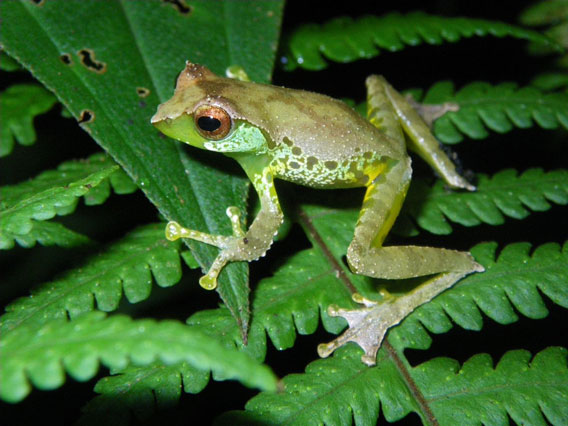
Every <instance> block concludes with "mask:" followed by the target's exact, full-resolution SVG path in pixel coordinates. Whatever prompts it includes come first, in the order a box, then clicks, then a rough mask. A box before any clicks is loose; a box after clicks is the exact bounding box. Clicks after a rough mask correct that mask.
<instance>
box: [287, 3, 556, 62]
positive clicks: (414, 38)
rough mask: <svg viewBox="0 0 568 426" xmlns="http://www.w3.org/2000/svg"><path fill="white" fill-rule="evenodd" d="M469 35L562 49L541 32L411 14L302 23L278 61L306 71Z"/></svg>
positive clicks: (475, 20)
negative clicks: (516, 40) (328, 63)
mask: <svg viewBox="0 0 568 426" xmlns="http://www.w3.org/2000/svg"><path fill="white" fill-rule="evenodd" d="M474 36H478V37H481V36H494V37H514V38H519V39H523V40H529V41H533V42H536V43H540V44H543V45H547V46H551V47H552V48H553V49H555V50H562V48H561V47H560V46H559V45H558V44H556V43H555V42H554V41H553V40H551V39H549V38H547V37H545V36H543V35H542V34H540V33H538V32H536V31H531V30H527V29H524V28H520V27H516V26H513V25H509V24H505V23H503V22H498V21H488V20H482V19H472V18H448V17H443V16H435V15H427V14H425V13H422V12H413V13H409V14H407V15H401V14H399V13H390V14H388V15H385V16H381V17H377V16H364V17H362V18H359V19H356V20H354V19H351V18H348V17H342V18H335V19H332V20H331V21H329V22H327V23H325V24H323V25H317V24H307V25H303V26H301V27H299V28H298V29H296V30H295V31H294V32H292V33H291V34H290V35H289V36H288V37H287V39H286V40H285V42H284V56H283V59H282V62H283V63H284V66H285V68H286V69H287V70H289V71H291V70H293V69H295V68H296V67H297V66H300V67H302V68H305V69H309V70H321V69H323V68H326V67H327V62H326V61H325V59H324V57H325V58H327V59H329V60H332V61H336V62H351V61H355V60H357V59H366V58H372V57H374V56H377V55H378V54H379V53H380V51H381V49H384V50H386V51H391V52H394V51H398V50H402V49H404V48H405V47H406V46H417V45H419V44H422V43H428V44H434V45H435V44H441V43H444V42H450V43H455V42H457V41H459V40H460V39H462V38H469V37H474Z"/></svg>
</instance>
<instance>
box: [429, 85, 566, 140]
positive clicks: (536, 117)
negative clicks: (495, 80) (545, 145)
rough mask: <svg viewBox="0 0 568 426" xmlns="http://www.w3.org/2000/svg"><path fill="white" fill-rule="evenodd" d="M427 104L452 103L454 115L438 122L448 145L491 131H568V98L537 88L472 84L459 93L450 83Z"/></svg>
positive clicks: (432, 92) (435, 88)
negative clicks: (540, 129)
mask: <svg viewBox="0 0 568 426" xmlns="http://www.w3.org/2000/svg"><path fill="white" fill-rule="evenodd" d="M422 102H423V103H425V104H442V103H444V102H452V103H455V104H457V105H458V106H459V110H458V111H450V112H448V113H446V114H444V115H443V116H442V117H440V118H438V119H437V120H436V121H435V122H434V134H435V135H436V137H437V138H438V139H440V140H441V141H442V142H445V143H458V142H461V141H462V140H463V135H462V134H465V135H466V136H467V137H470V138H473V139H483V138H486V137H487V136H488V132H487V129H490V130H493V131H495V132H498V133H506V132H509V131H511V130H512V129H513V128H514V127H518V128H521V129H525V128H528V127H532V126H533V125H534V122H536V123H537V125H538V126H540V127H542V128H544V129H556V128H558V127H559V126H562V127H564V128H565V129H568V94H566V93H545V92H543V91H542V90H540V89H537V88H536V87H531V86H527V87H522V88H518V86H517V85H516V84H515V83H501V84H498V85H496V86H491V85H490V84H489V83H484V82H475V83H470V84H468V85H466V86H464V87H463V88H461V89H460V90H459V91H458V92H455V91H454V86H453V84H452V83H451V82H449V81H443V82H439V83H436V84H435V85H434V86H432V88H430V90H429V91H428V92H427V93H426V95H425V96H424V99H423V100H422Z"/></svg>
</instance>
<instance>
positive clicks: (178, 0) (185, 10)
mask: <svg viewBox="0 0 568 426" xmlns="http://www.w3.org/2000/svg"><path fill="white" fill-rule="evenodd" d="M162 2H164V3H169V4H171V5H172V6H173V7H174V8H175V9H176V10H177V11H178V12H179V13H181V14H182V15H188V14H190V13H191V7H189V6H188V5H187V3H186V2H185V0H162Z"/></svg>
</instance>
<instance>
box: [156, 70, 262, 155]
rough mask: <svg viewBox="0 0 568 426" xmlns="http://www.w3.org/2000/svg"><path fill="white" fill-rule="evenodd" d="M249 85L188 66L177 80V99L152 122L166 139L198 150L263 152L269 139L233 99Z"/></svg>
mask: <svg viewBox="0 0 568 426" xmlns="http://www.w3.org/2000/svg"><path fill="white" fill-rule="evenodd" d="M246 84H247V83H245V82H240V81H236V80H231V79H227V78H222V77H219V76H217V75H215V74H213V73H212V72H211V71H210V70H209V69H208V68H206V67H204V66H202V65H197V64H192V63H190V62H187V63H186V67H185V69H184V70H183V71H182V72H181V74H180V75H179V77H178V79H177V83H176V89H175V92H174V96H173V97H172V98H171V99H170V100H168V101H167V102H165V103H163V104H161V105H160V106H159V107H158V110H157V111H156V114H154V116H153V117H152V120H151V122H152V124H153V125H154V126H156V128H157V129H158V130H159V131H160V132H162V133H164V134H165V135H167V136H169V137H171V138H174V139H177V140H179V141H181V142H185V143H187V144H189V145H192V146H195V147H198V148H202V149H207V150H210V151H218V152H227V153H229V152H250V151H255V152H261V151H263V150H264V147H266V140H265V136H264V135H263V133H262V132H261V131H260V130H259V129H258V128H256V127H255V126H253V125H252V124H250V123H248V122H246V121H245V119H244V117H242V116H241V115H240V114H239V113H238V112H237V108H236V105H235V101H234V100H233V101H231V100H230V99H229V98H232V99H235V98H236V99H239V96H238V94H239V93H240V92H245V91H246ZM227 94H230V96H227ZM235 94H236V96H235Z"/></svg>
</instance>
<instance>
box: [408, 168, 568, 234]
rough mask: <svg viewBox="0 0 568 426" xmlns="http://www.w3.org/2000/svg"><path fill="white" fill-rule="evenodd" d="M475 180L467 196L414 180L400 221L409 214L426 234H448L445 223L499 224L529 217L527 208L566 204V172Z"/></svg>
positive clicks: (509, 173) (511, 174)
mask: <svg viewBox="0 0 568 426" xmlns="http://www.w3.org/2000/svg"><path fill="white" fill-rule="evenodd" d="M477 180H478V185H477V191H475V192H468V193H465V192H451V191H448V190H447V189H446V188H445V185H444V182H443V181H441V180H438V181H437V182H436V183H435V184H434V186H432V187H429V186H428V185H427V184H426V183H425V182H424V181H423V180H420V179H416V180H414V181H413V182H412V184H411V188H410V190H409V193H408V197H407V199H406V202H405V204H404V209H403V213H402V220H404V216H405V215H410V216H411V217H412V218H413V219H414V220H415V221H416V222H417V223H418V225H420V227H421V228H423V229H425V230H427V231H429V232H432V233H434V234H450V233H451V232H452V226H451V225H450V223H449V222H448V220H449V221H452V222H455V223H459V224H461V225H464V226H476V225H480V224H481V223H487V224H490V225H500V224H502V223H503V222H504V216H508V217H512V218H515V219H523V218H525V217H527V216H528V215H529V214H530V211H529V209H530V210H532V211H538V212H540V211H545V210H548V209H549V208H550V203H549V201H551V202H554V203H556V204H561V205H566V204H568V170H563V169H561V170H553V171H550V172H544V171H543V170H542V169H529V170H527V171H525V172H524V173H522V174H520V175H519V174H518V172H517V171H515V170H512V169H506V170H502V171H500V172H498V173H496V174H495V175H493V176H491V177H489V176H487V175H484V174H479V175H477ZM409 226H410V225H409Z"/></svg>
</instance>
